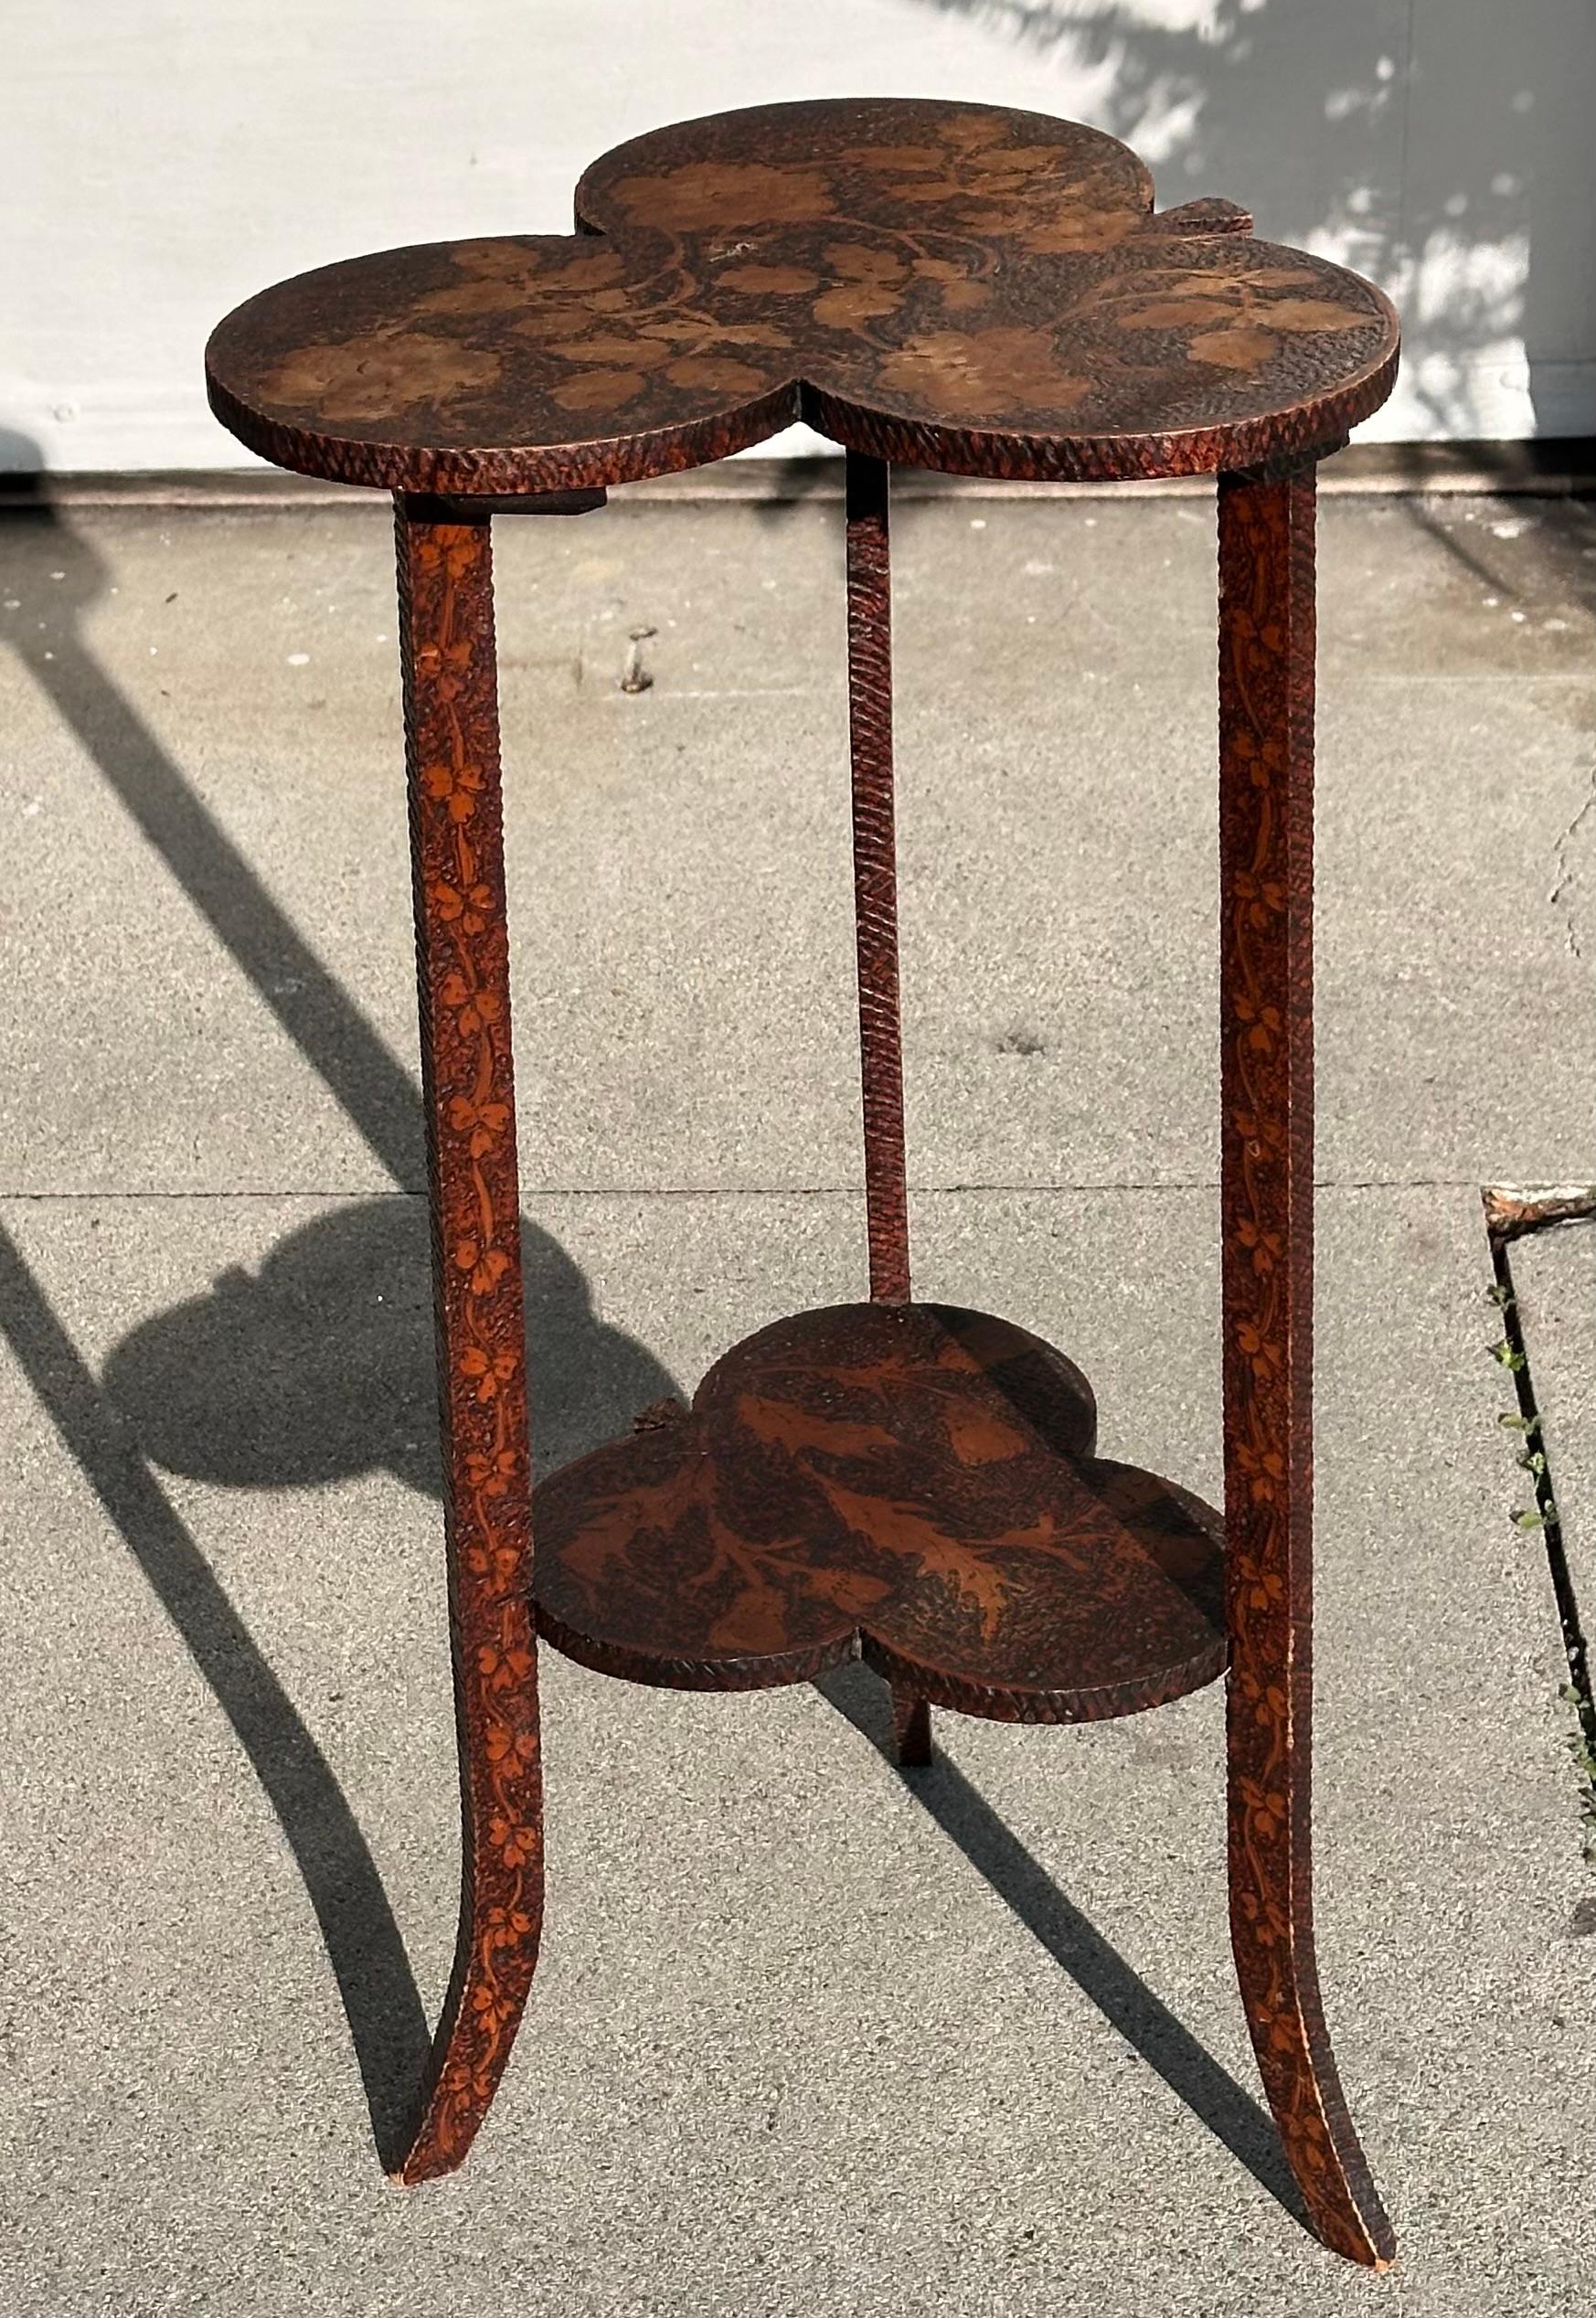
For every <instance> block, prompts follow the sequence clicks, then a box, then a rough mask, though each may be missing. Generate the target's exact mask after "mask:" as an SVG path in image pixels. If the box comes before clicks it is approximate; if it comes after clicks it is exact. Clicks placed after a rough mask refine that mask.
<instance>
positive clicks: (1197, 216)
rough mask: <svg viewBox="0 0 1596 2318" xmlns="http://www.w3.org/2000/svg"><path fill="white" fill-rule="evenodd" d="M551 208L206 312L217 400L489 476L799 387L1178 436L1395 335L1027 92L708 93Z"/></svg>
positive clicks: (757, 422)
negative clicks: (776, 98)
mask: <svg viewBox="0 0 1596 2318" xmlns="http://www.w3.org/2000/svg"><path fill="white" fill-rule="evenodd" d="M577 209H578V218H579V223H580V225H581V226H582V227H583V228H584V229H585V230H583V231H580V232H579V233H577V234H575V235H572V236H555V235H537V236H520V235H516V236H506V237H503V238H500V239H492V240H482V241H456V242H438V243H432V244H427V245H423V246H421V247H420V248H416V249H410V250H390V251H387V252H384V253H382V254H381V255H378V256H376V257H371V258H362V259H356V260H354V261H351V262H349V263H346V264H343V265H339V266H335V267H331V268H328V269H325V271H322V272H320V273H315V274H307V275H303V276H301V277H300V278H299V279H298V280H297V281H295V282H286V283H283V284H282V285H280V286H279V287H278V288H277V289H275V290H272V291H268V292H265V293H264V295H263V296H262V297H261V298H258V299H255V300H253V301H251V302H250V304H249V305H247V306H244V307H241V308H240V309H239V311H238V313H237V314H233V315H232V316H230V317H229V320H228V321H227V322H225V323H224V324H222V325H221V327H220V329H219V330H218V333H217V335H216V337H215V338H214V339H213V341H212V344H211V347H210V351H209V356H208V362H209V368H210V375H211V384H212V397H213V400H214V401H215V403H216V407H217V409H218V412H219V413H220V415H221V416H222V417H223V419H224V420H226V421H227V423H228V424H229V425H230V426H232V427H234V429H235V431H239V433H241V434H242V435H243V437H244V439H245V440H246V441H253V442H254V443H255V445H256V447H257V448H262V449H265V450H266V451H267V452H268V454H269V455H270V456H272V457H275V458H278V459H280V460H282V461H283V463H287V464H290V465H304V466H308V467H311V468H313V469H314V470H315V471H317V472H337V473H344V474H346V476H347V479H349V480H351V481H369V482H380V483H385V484H395V485H401V484H408V485H410V487H427V484H426V479H425V477H423V476H422V475H421V474H420V473H418V472H417V469H418V465H419V463H420V460H421V454H423V453H426V454H428V455H429V456H434V457H435V458H436V459H438V460H440V461H443V462H447V460H448V459H449V458H450V457H451V456H456V457H460V458H463V457H464V454H465V453H466V452H470V453H471V454H472V456H473V459H474V460H475V461H476V462H477V463H478V471H479V472H482V473H487V474H489V475H490V477H491V476H492V475H493V474H495V473H497V474H499V476H500V482H494V481H491V480H490V481H488V482H486V483H484V484H482V485H481V487H483V488H498V487H501V484H503V486H504V487H508V483H509V480H510V477H509V475H508V473H507V469H506V463H509V462H511V461H512V460H513V459H516V458H518V459H519V462H520V465H519V467H518V468H517V469H516V473H517V474H523V475H524V474H526V473H527V472H528V469H527V462H528V461H529V460H531V459H532V458H533V456H534V454H541V455H543V456H544V457H546V458H547V459H548V460H550V461H552V462H553V463H554V465H555V466H557V467H558V468H559V481H561V482H564V483H580V482H590V483H591V482H596V483H603V482H607V481H617V480H623V479H624V478H625V477H626V476H628V475H633V474H638V473H650V472H655V471H658V470H660V469H663V468H668V467H671V466H680V465H682V464H685V463H690V461H691V460H692V459H693V458H694V457H708V456H718V455H719V454H720V452H723V451H724V450H727V449H731V448H735V447H736V446H737V444H738V443H739V442H746V441H758V440H759V439H761V437H762V436H764V435H767V434H770V433H771V432H773V431H775V430H776V429H777V428H779V427H781V426H782V425H785V424H786V423H788V422H789V421H790V420H793V419H794V418H796V417H798V416H799V415H801V414H802V415H805V416H808V417H810V418H811V419H812V420H814V421H815V423H817V424H820V425H822V426H823V427H826V428H827V429H828V430H829V431H835V432H838V433H839V434H840V435H841V437H842V439H844V440H852V439H853V437H852V434H851V432H850V431H849V421H850V420H864V419H867V418H870V417H874V418H876V419H878V420H885V421H890V422H893V423H895V424H903V423H917V422H918V423H921V424H924V425H926V426H930V427H936V428H954V429H959V430H963V431H970V432H972V433H974V434H976V435H996V436H1001V437H1003V438H1005V439H1020V440H1022V441H1032V440H1034V439H1037V438H1041V439H1043V440H1057V439H1059V438H1069V439H1073V440H1076V441H1087V442H1091V441H1098V440H1099V439H1101V438H1124V437H1127V436H1134V437H1139V438H1145V437H1147V436H1149V435H1151V436H1154V437H1155V438H1158V439H1159V440H1160V441H1163V440H1164V439H1165V438H1169V439H1170V440H1171V441H1174V442H1176V443H1179V442H1181V441H1187V443H1188V446H1189V443H1190V442H1191V441H1195V440H1196V439H1197V438H1198V437H1200V436H1201V434H1202V432H1203V431H1205V430H1208V431H1210V432H1211V431H1214V430H1216V429H1231V430H1233V429H1236V428H1238V427H1242V426H1245V425H1246V424H1248V423H1249V422H1251V421H1257V420H1264V419H1267V418H1268V417H1270V416H1271V414H1282V413H1302V412H1303V411H1304V410H1306V411H1310V412H1312V411H1314V410H1316V409H1319V408H1321V407H1324V408H1325V409H1326V410H1327V411H1328V406H1329V405H1330V404H1332V403H1334V404H1335V410H1334V413H1333V418H1334V423H1332V415H1326V417H1325V422H1324V424H1323V426H1322V427H1321V429H1320V434H1321V438H1322V439H1325V440H1329V439H1332V438H1333V437H1334V436H1335V433H1336V432H1337V431H1341V432H1344V431H1345V427H1346V423H1349V422H1350V420H1354V419H1356V418H1358V417H1361V416H1363V415H1365V409H1372V408H1373V407H1374V405H1375V404H1376V403H1378V401H1379V400H1380V399H1381V398H1382V396H1383V393H1384V392H1385V390H1386V388H1387V386H1388V385H1389V374H1390V370H1391V367H1392V365H1393V363H1394V357H1395V346H1396V328H1395V322H1394V318H1393V316H1392V314H1391V311H1390V308H1389V305H1388V304H1387V303H1386V302H1385V300H1384V299H1383V298H1382V297H1381V296H1380V294H1379V293H1378V292H1377V291H1375V290H1373V289H1371V288H1370V287H1369V285H1368V284H1367V282H1361V281H1360V280H1359V279H1358V278H1357V276H1356V275H1355V274H1351V273H1348V272H1346V271H1344V270H1342V269H1340V268H1338V267H1335V266H1334V265H1331V264H1329V263H1327V262H1326V261H1324V260H1322V259H1319V258H1314V257H1311V256H1308V255H1306V254H1304V253H1303V252H1302V251H1299V250H1285V249H1280V248H1277V247H1275V246H1273V245H1271V244H1270V243H1268V242H1262V241H1258V240H1255V239H1252V237H1251V235H1250V230H1249V228H1250V220H1249V219H1248V218H1246V217H1245V215H1244V214H1243V213H1242V212H1241V211H1240V210H1238V209H1235V208H1234V207H1231V206H1230V205H1229V204H1227V203H1225V202H1222V201H1217V200H1208V201H1199V202H1194V203H1189V204H1186V205H1185V206H1184V207H1181V208H1178V209H1176V210H1172V211H1169V212H1166V213H1164V214H1159V213H1157V212H1155V210H1154V207H1153V188H1152V185H1151V181H1150V180H1149V178H1148V175H1147V173H1146V171H1145V170H1144V168H1143V166H1142V165H1141V163H1140V162H1138V161H1137V160H1136V158H1135V156H1134V155H1133V154H1132V153H1130V152H1129V151H1128V150H1127V148H1126V147H1125V146H1123V145H1122V144H1118V143H1116V141H1115V140H1114V139H1113V138H1112V137H1108V136H1105V135H1103V134H1101V133H1100V132H1098V131H1096V130H1091V129H1085V128H1081V127H1079V126H1077V125H1075V124H1074V123H1071V122H1060V121H1055V120H1051V119H1048V118H1047V117H1045V116H1043V115H1040V114H1034V113H1021V112H1003V111H998V110H995V109H992V108H986V107H982V106H974V105H961V104H939V103H930V102H925V103H922V102H897V103H894V102H878V101H848V102H836V103H825V104H797V105H778V106H772V107H769V108H765V109H763V110H761V111H757V112H745V113H729V114H723V115H720V116H718V118H716V119H714V120H710V121H706V122H687V123H686V124H684V125H682V126H680V127H678V128H676V129H671V130H665V131H661V132H657V133H654V134H652V135H648V136H644V137H641V138H638V139H636V140H635V141H634V142H633V143H632V144H627V145H622V146H621V147H619V148H618V149H617V150H616V151H615V152H613V153H612V154H608V155H607V156H606V157H605V158H604V159H603V160H601V161H600V162H599V163H597V164H596V165H594V166H593V167H592V168H591V170H590V171H589V172H588V174H587V175H586V176H585V177H584V178H583V180H582V183H581V185H580V187H579V189H578V195H577ZM1304 423H1307V424H1309V425H1310V427H1311V425H1312V424H1313V423H1314V421H1313V420H1307V421H1304ZM896 455H906V454H905V452H903V451H902V450H901V449H899V451H898V452H897V453H896ZM908 455H911V454H908ZM1167 456H1168V459H1169V460H1170V461H1172V462H1173V463H1176V464H1178V463H1179V460H1180V454H1179V453H1178V452H1169V453H1168V454H1167ZM1189 456H1190V458H1191V459H1192V460H1193V461H1195V462H1197V463H1202V462H1201V460H1200V459H1199V457H1198V454H1197V452H1189ZM495 461H497V462H498V463H499V465H498V467H497V468H495ZM1206 463H1208V464H1213V463H1216V460H1215V459H1214V458H1211V457H1210V458H1208V459H1207V462H1206ZM550 473H553V467H551V468H550ZM465 487H470V485H469V484H466V486H465Z"/></svg>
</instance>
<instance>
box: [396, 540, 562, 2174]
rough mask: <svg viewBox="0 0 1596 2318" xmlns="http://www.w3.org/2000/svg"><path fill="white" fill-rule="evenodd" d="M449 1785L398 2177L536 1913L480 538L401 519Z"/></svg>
mask: <svg viewBox="0 0 1596 2318" xmlns="http://www.w3.org/2000/svg"><path fill="white" fill-rule="evenodd" d="M396 529H397V542H398V554H399V657H400V664H401V668H402V672H403V679H404V707H405V755H406V762H407V767H408V771H409V785H410V833H411V857H412V862H413V867H414V881H415V907H416V967H417V984H418V991H419V997H420V1019H421V1087H422V1099H423V1104H424V1108H425V1115H426V1132H427V1180H428V1189H429V1205H430V1212H431V1225H432V1271H433V1293H434V1307H435V1311H436V1315H437V1336H438V1398H439V1410H440V1416H441V1420H442V1448H443V1523H444V1551H445V1556H446V1560H447V1566H448V1577H449V1620H450V1632H451V1640H452V1652H453V1667H454V1704H455V1716H456V1721H457V1724H458V1729H459V1753H460V1776H461V1903H460V1925H459V1936H458V1940H457V1943H456V1949H455V1958H454V1968H453V1972H452V1977H451V1980H450V1983H449V1990H448V1994H447V1995H446V1996H445V1998H444V2003H443V2009H442V2016H441V2018H440V2020H439V2024H438V2028H437V2033H436V2036H435V2038H434V2041H433V2048H432V2059H431V2070H430V2076H429V2081H428V2084H427V2086H426V2088H425V2089H424V2095H423V2099H422V2101H421V2104H420V2119H419V2121H418V2124H417V2126H416V2130H415V2133H414V2136H413V2139H412V2142H411V2144H410V2150H409V2153H408V2154H407V2155H406V2156H405V2158H404V2159H403V2161H402V2164H400V2166H399V2175H400V2178H401V2179H402V2180H405V2181H421V2180H425V2179H427V2178H429V2177H430V2176H431V2175H433V2174H442V2173H448V2172H450V2171H452V2168H453V2167H454V2166H456V2165H458V2164H460V2163H461V2161H462V2160H463V2157H464V2155H465V2153H466V2152H467V2150H468V2149H469V2148H470V2146H471V2143H472V2140H473V2135H474V2134H475V2132H476V2130H477V2127H478V2126H479V2125H480V2124H481V2122H482V2120H483V2118H484V2115H485V2114H486V2112H487V2108H488V2104H489V2102H490V2101H491V2100H492V2099H493V2096H494V2090H495V2086H496V2085H497V2083H498V2080H499V2077H500V2075H501V2073H502V2072H503V2069H504V2067H505V2062H506V2060H507V2059H508V2058H509V2054H510V2047H511V2045H512V2043H513V2042H514V2040H515V2035H516V2025H517V2023H518V2022H519V2020H520V2016H521V2011H522V2007H523V2005H524V2004H525V2003H526V2000H527V1989H528V1987H529V1985H530V1983H531V1979H532V1972H533V1968H534V1965H535V1963H536V1962H537V1941H538V1934H539V1930H540V1928H541V1924H542V1919H543V1802H542V1784H541V1772H540V1761H539V1743H538V1723H537V1659H536V1643H535V1641H534V1637H533V1628H532V1621H531V1616H530V1613H529V1596H530V1592H531V1582H532V1561H531V1546H532V1541H531V1529H530V1510H529V1508H530V1479H529V1466H528V1460H527V1377H526V1342H525V1334H524V1327H523V1319H522V1295H521V1255H520V1201H519V1196H518V1194H517V1190H516V1094H515V1084H514V1075H513V1070H512V1064H511V1053H510V990H509V935H508V929H507V926H506V923H505V869H504V843H503V835H502V830H501V819H500V797H499V735H498V707H497V698H496V680H495V657H494V622H493V577H492V564H491V560H490V555H489V544H488V525H487V524H486V522H485V521H481V522H475V523H450V524H442V523H429V522H426V521H421V520H418V519H417V518H416V517H415V516H414V515H413V513H412V512H411V511H410V509H409V508H407V507H406V506H405V505H403V504H402V503H401V504H400V505H399V508H398V510H397V524H396Z"/></svg>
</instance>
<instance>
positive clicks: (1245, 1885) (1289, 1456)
mask: <svg viewBox="0 0 1596 2318" xmlns="http://www.w3.org/2000/svg"><path fill="white" fill-rule="evenodd" d="M1219 606H1220V611H1219V753H1220V786H1219V800H1220V802H1219V862H1220V867H1219V879H1220V920H1221V935H1220V941H1221V953H1220V961H1221V996H1220V1009H1221V1038H1222V1064H1221V1086H1222V1102H1223V1129H1222V1186H1223V1188H1222V1197H1223V1210H1224V1345H1225V1350H1224V1377H1225V1524H1226V1558H1227V1569H1228V1575H1227V1589H1228V1611H1229V1631H1230V1674H1229V1707H1228V1717H1229V1737H1228V1760H1229V1795H1230V1802H1229V1862H1230V1930H1231V1938H1232V1941H1233V1943H1234V1946H1235V1951H1236V1968H1237V1972H1238V1974H1239V1976H1240V1983H1241V1998H1242V2003H1243V2004H1244V2005H1245V2007H1246V2012H1247V2025H1248V2027H1249V2029H1250V2032H1251V2036H1252V2043H1253V2047H1254V2050H1255V2051H1256V2053H1257V2055H1258V2066H1259V2069H1260V2072H1261V2076H1262V2079H1263V2085H1264V2089H1265V2091H1266V2093H1267V2094H1268V2096H1269V2103H1270V2107H1271V2109H1272V2110H1273V2111H1274V2116H1275V2121H1276V2123H1277V2124H1278V2125H1279V2127H1280V2132H1281V2138H1282V2142H1283V2143H1284V2145H1285V2152H1286V2155H1287V2157H1288V2159H1289V2160H1290V2163H1291V2167H1292V2170H1293V2173H1294V2174H1295V2175H1296V2177H1297V2181H1298V2184H1299V2185H1300V2186H1301V2189H1302V2192H1303V2199H1304V2202H1305V2204H1306V2206H1307V2208H1308V2212H1309V2215H1310V2217H1311V2219H1312V2221H1313V2225H1314V2228H1315V2230H1316V2231H1317V2232H1318V2234H1319V2236H1320V2237H1321V2238H1323V2239H1324V2241H1325V2244H1326V2245H1327V2246H1330V2247H1332V2248H1333V2249H1335V2251H1336V2252H1337V2253H1341V2254H1345V2255H1346V2256H1347V2257H1348V2258H1349V2259H1350V2260H1354V2261H1360V2262H1367V2263H1369V2264H1371V2265H1372V2266H1374V2267H1377V2268H1382V2267H1384V2265H1385V2264H1386V2263H1387V2262H1388V2261H1389V2260H1390V2259H1391V2257H1392V2255H1393V2253H1394V2252H1395V2241H1394V2239H1393V2238H1392V2234H1391V2228H1390V2224H1389V2222H1388V2221H1387V2219H1386V2217H1385V2214H1384V2212H1383V2211H1382V2209H1381V2206H1380V2201H1379V2197H1378V2193H1377V2191H1376V2189H1375V2185H1374V2183H1373V2181H1372V2180H1371V2178H1370V2176H1369V2172H1368V2168H1367V2164H1365V2162H1364V2156H1363V2152H1362V2150H1361V2149H1360V2148H1359V2146H1358V2143H1357V2134H1356V2133H1355V2132H1354V2131H1353V2126H1352V2120H1351V2118H1350V2117H1349V2115H1348V2114H1347V2110H1346V2101H1345V2100H1344V2099H1343V2097H1342V2092H1341V2087H1340V2084H1339V2082H1338V2081H1337V2079H1336V2073H1335V2059H1334V2057H1333V2056H1332V2054H1331V2050H1330V2040H1329V2037H1328V2036H1327V2034H1326V2032H1325V2019H1324V2014H1323V2011H1322V2009H1321V2005H1320V2001H1319V1984H1318V1975H1317V1972H1316V1970H1315V1968H1314V1928H1313V1888H1312V1871H1311V1863H1310V1849H1309V1843H1310V1792H1309V1743H1310V1728H1309V1716H1310V1705H1311V1690H1312V1671H1311V1655H1310V1643H1311V1637H1312V1631H1313V1572H1312V1559H1311V1553H1312V1536H1313V1529H1312V1525H1313V1491H1314V1452H1313V1333H1312V1332H1313V1285H1314V1281H1313V1262H1314V1255H1313V1244H1314V1241H1313V1235H1314V1123H1313V1093H1314V1090H1313V1072H1314V1029H1313V968H1314V958H1313V845H1314V470H1313V468H1312V467H1311V466H1309V467H1307V468H1306V469H1303V470H1300V471H1299V472H1297V473H1294V474H1292V475H1289V476H1286V477H1284V478H1283V479H1280V480H1274V481H1266V480H1261V479H1259V478H1256V477H1250V476H1245V475H1224V476H1221V477H1220V479H1219Z"/></svg>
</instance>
